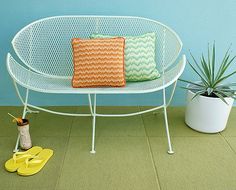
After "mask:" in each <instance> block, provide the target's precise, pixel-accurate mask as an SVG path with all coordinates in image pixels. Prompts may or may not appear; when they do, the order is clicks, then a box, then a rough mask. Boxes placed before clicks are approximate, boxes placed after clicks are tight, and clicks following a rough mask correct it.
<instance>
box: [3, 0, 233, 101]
mask: <svg viewBox="0 0 236 190" xmlns="http://www.w3.org/2000/svg"><path fill="white" fill-rule="evenodd" d="M70 14H74V15H76V14H78V15H82V14H86V15H89V14H92V15H131V16H141V17H147V18H151V19H156V20H159V21H161V22H163V23H165V24H166V25H168V26H170V27H171V28H173V29H174V30H175V31H176V32H177V33H178V34H179V36H180V38H181V39H182V41H183V44H184V48H183V53H185V54H186V55H187V57H188V58H189V53H188V50H189V49H191V51H192V53H193V54H194V55H196V56H200V55H201V52H206V47H207V43H208V42H213V41H214V40H215V41H216V46H217V53H218V56H219V58H220V57H222V55H223V53H224V52H225V50H226V49H227V47H228V46H229V44H230V43H233V45H232V51H233V52H234V53H235V54H236V22H235V21H236V1H235V0H224V1H215V0H207V1H205V0H198V1H193V0H189V1H186V0H178V1H164V0H139V1H137V0H116V1H115V0H41V1H36V0H31V1H29V0H20V1H17V0H8V1H1V3H0V87H1V88H0V105H20V102H19V101H18V99H17V97H16V94H15V91H14V88H13V85H12V82H11V79H10V77H9V75H8V73H7V70H6V66H5V57H6V54H7V52H9V51H10V52H12V49H11V44H10V42H11V39H12V38H13V36H14V35H15V34H16V32H17V31H19V30H20V29H21V28H22V27H24V26H25V25H27V24H28V23H30V22H32V21H34V20H37V19H39V18H43V17H47V16H54V15H70ZM235 68H236V66H235V67H234V69H235ZM232 69H233V68H232ZM182 77H183V78H186V79H192V80H196V79H197V78H196V77H195V76H193V73H192V71H191V70H190V68H189V66H188V67H187V68H186V70H185V72H184V74H183V75H182ZM231 81H236V77H234V78H231ZM31 95H32V96H30V101H32V102H34V103H35V104H38V105H78V104H86V103H87V100H86V99H85V98H86V97H85V96H72V95H69V96H61V95H59V96H58V95H41V94H39V93H32V94H31ZM160 97H161V96H160V95H158V94H156V93H153V94H145V95H135V96H134V95H132V96H131V95H125V96H121V95H119V96H117V95H116V96H100V98H99V100H98V103H99V104H103V105H154V104H157V103H158V102H159V101H158V100H160ZM184 104H185V91H184V90H182V89H180V88H178V89H177V92H176V94H175V97H174V101H173V103H172V105H184Z"/></svg>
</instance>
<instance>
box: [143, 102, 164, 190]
mask: <svg viewBox="0 0 236 190" xmlns="http://www.w3.org/2000/svg"><path fill="white" fill-rule="evenodd" d="M139 111H141V109H140V106H139ZM141 119H142V123H143V127H144V131H145V137H146V140H147V144H148V149H149V153H150V157H151V160H152V166H153V169H154V172H155V174H156V175H155V177H156V183H157V185H158V187H159V189H160V190H161V183H160V179H159V175H158V172H157V168H156V166H155V162H154V156H153V152H152V149H151V145H150V140H149V136H148V135H147V130H146V127H145V124H144V120H143V116H142V115H141Z"/></svg>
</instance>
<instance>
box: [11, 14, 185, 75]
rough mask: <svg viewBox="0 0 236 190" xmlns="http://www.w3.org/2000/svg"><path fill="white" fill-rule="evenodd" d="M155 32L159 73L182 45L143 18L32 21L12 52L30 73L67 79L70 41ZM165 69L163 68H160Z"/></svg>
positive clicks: (171, 33) (70, 69)
mask: <svg viewBox="0 0 236 190" xmlns="http://www.w3.org/2000/svg"><path fill="white" fill-rule="evenodd" d="M147 32H155V33H156V36H157V40H156V62H157V67H158V69H159V70H161V71H162V70H165V69H167V68H168V67H170V66H171V65H172V64H173V63H174V61H175V60H176V59H177V57H178V55H179V53H180V51H181V49H182V42H181V40H180V39H179V37H178V35H177V34H176V33H175V32H174V31H173V30H171V29H170V28H169V27H167V26H165V25H163V24H161V23H159V22H157V21H154V20H150V19H146V18H140V17H125V16H57V17H49V18H44V19H41V20H38V21H35V22H33V23H31V24H29V25H27V26H26V27H24V28H23V29H22V30H20V31H19V32H18V33H17V34H16V36H15V37H14V39H13V41H12V44H13V48H14V50H15V52H16V54H17V55H18V57H19V58H20V59H21V61H22V62H23V63H24V64H26V65H27V66H28V67H29V68H30V69H32V70H34V71H36V72H38V73H41V74H45V75H48V76H50V77H59V78H70V77H71V76H72V73H73V63H72V49H71V39H72V38H75V37H79V38H89V37H90V35H91V34H93V33H99V34H108V35H119V36H130V35H132V36H136V35H142V34H144V33H147ZM163 66H164V67H163Z"/></svg>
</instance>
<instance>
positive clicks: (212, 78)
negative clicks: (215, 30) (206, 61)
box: [211, 42, 216, 84]
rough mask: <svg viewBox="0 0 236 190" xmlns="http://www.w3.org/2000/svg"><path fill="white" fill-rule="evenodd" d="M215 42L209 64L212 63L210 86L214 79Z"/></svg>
mask: <svg viewBox="0 0 236 190" xmlns="http://www.w3.org/2000/svg"><path fill="white" fill-rule="evenodd" d="M215 51H216V50H215V42H214V44H213V50H212V60H211V63H212V67H211V69H212V71H211V84H213V83H214V78H215Z"/></svg>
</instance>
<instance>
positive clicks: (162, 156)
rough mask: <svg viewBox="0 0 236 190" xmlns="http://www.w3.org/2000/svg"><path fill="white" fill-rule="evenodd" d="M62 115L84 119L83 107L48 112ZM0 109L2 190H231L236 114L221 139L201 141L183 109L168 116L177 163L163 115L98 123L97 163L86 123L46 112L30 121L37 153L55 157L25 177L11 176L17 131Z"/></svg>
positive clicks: (235, 179)
mask: <svg viewBox="0 0 236 190" xmlns="http://www.w3.org/2000/svg"><path fill="white" fill-rule="evenodd" d="M52 109H54V110H57V111H64V112H77V113H80V112H88V111H89V109H88V108H85V107H79V108H76V107H53V108H52ZM143 109H145V107H140V108H139V107H99V108H98V111H99V112H103V113H124V112H125V113H128V112H135V111H138V110H143ZM21 111H22V108H21V107H0V121H1V124H0V131H1V132H0V163H1V169H0V190H5V189H6V190H23V189H24V190H25V189H34V190H235V189H236V108H233V110H232V112H231V115H230V118H229V122H228V126H227V128H226V130H225V131H223V132H221V133H218V134H211V135H210V134H203V133H199V132H196V131H194V130H192V129H190V128H188V127H187V126H186V125H185V124H184V108H182V107H170V108H169V109H168V115H169V123H170V133H171V136H172V143H173V148H174V150H175V154H174V155H168V154H167V153H166V151H167V139H166V137H165V128H164V126H163V124H164V123H163V122H164V121H163V113H162V112H160V111H157V112H155V113H154V114H153V113H147V114H145V115H142V116H134V117H125V118H98V119H97V128H96V130H97V131H96V132H97V133H96V151H97V153H96V154H95V155H92V154H90V153H89V150H90V148H91V125H92V120H91V118H89V117H77V118H75V117H68V116H67V117H66V116H58V115H52V114H49V113H45V112H40V113H39V114H31V115H29V117H28V118H29V119H30V133H31V137H32V141H33V144H34V145H39V146H42V147H44V148H51V149H53V150H54V155H53V157H52V158H51V159H50V160H49V162H48V163H47V165H46V166H45V167H44V168H43V170H42V171H41V172H39V173H38V174H36V175H34V176H30V177H21V176H18V175H17V173H8V172H6V171H5V169H4V163H5V161H6V160H7V159H9V158H10V157H11V156H12V149H13V147H14V144H15V140H16V135H17V130H16V127H15V124H14V123H12V122H11V118H10V117H9V116H8V115H7V112H10V113H12V114H14V115H17V116H20V115H21Z"/></svg>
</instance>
